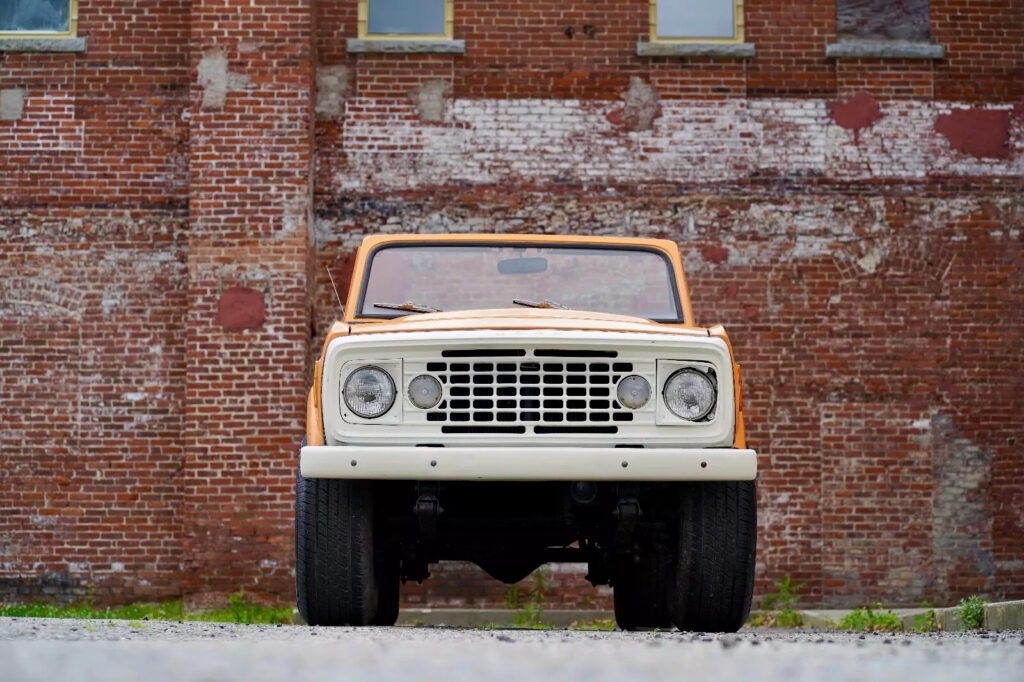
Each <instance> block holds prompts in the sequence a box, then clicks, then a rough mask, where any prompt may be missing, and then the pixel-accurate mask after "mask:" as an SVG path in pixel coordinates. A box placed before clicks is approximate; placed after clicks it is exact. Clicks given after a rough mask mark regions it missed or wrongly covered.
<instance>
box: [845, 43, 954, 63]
mask: <svg viewBox="0 0 1024 682" xmlns="http://www.w3.org/2000/svg"><path fill="white" fill-rule="evenodd" d="M945 56H946V51H945V48H943V47H942V45H938V44H936V43H920V42H911V41H909V40H841V41H839V42H837V43H829V44H828V45H826V46H825V58H826V59H863V58H874V59H942V58H943V57H945Z"/></svg>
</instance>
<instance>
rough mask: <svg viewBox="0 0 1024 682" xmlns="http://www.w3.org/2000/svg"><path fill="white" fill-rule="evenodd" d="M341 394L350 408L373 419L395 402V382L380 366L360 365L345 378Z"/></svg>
mask: <svg viewBox="0 0 1024 682" xmlns="http://www.w3.org/2000/svg"><path fill="white" fill-rule="evenodd" d="M341 394H342V396H344V398H345V404H346V405H348V409H350V410H352V411H353V412H355V413H356V414H357V415H358V416H360V417H362V418H363V419H373V418H375V417H379V416H381V415H382V414H384V413H385V412H387V411H388V410H390V409H391V406H392V405H394V404H395V382H394V381H392V380H391V375H390V374H388V373H387V372H385V371H384V370H382V369H381V368H380V367H373V366H367V367H360V368H359V369H357V370H356V371H354V372H352V373H351V374H349V375H348V378H347V379H345V386H344V388H342V390H341Z"/></svg>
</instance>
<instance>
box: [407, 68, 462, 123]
mask: <svg viewBox="0 0 1024 682" xmlns="http://www.w3.org/2000/svg"><path fill="white" fill-rule="evenodd" d="M451 92H452V84H451V83H449V82H448V81H446V80H442V79H440V78H435V79H433V80H429V81H427V82H426V83H423V84H422V85H420V86H419V87H418V88H416V89H415V90H412V91H410V92H409V99H410V100H411V101H412V103H413V104H414V105H416V113H417V115H418V116H419V119H420V123H441V122H442V121H444V103H445V97H447V96H448V95H450V94H451Z"/></svg>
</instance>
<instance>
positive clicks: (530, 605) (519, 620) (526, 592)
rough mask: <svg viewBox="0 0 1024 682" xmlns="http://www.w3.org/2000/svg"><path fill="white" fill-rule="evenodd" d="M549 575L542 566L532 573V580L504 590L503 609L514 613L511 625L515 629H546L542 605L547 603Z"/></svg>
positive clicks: (547, 570) (548, 571)
mask: <svg viewBox="0 0 1024 682" xmlns="http://www.w3.org/2000/svg"><path fill="white" fill-rule="evenodd" d="M550 575H551V571H550V569H548V568H547V567H545V566H542V567H541V568H539V569H537V570H536V571H534V572H533V577H532V578H530V579H528V580H526V581H523V582H522V583H516V584H515V585H509V587H508V589H507V590H505V600H504V604H505V608H506V609H509V610H510V611H515V615H514V616H513V623H514V624H515V626H516V627H521V628H533V629H536V630H543V629H547V627H548V626H547V625H545V624H544V604H546V603H547V601H548V592H549V591H550V590H549V587H548V579H549V578H550ZM524 583H525V584H524Z"/></svg>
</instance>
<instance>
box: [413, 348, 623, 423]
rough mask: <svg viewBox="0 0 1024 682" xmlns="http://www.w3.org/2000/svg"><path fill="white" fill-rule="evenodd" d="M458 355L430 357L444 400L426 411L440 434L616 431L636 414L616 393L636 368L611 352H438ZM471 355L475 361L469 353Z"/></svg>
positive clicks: (431, 368)
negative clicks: (443, 391) (614, 360)
mask: <svg viewBox="0 0 1024 682" xmlns="http://www.w3.org/2000/svg"><path fill="white" fill-rule="evenodd" d="M441 355H442V356H443V357H445V358H458V359H459V361H456V362H440V361H433V360H432V361H430V362H427V363H426V367H427V369H428V371H430V372H431V373H432V374H434V375H435V376H437V378H438V379H439V380H440V381H441V383H442V385H444V386H445V387H446V391H447V396H446V398H447V399H446V400H445V401H443V402H441V403H440V404H439V405H438V406H437V407H436V408H434V409H432V410H429V411H428V412H427V414H426V419H427V421H428V422H431V423H435V424H439V425H441V426H442V429H441V430H442V433H509V434H514V433H527V432H528V431H530V432H533V433H536V434H566V433H600V434H608V433H617V432H618V426H617V424H624V423H629V422H632V421H633V418H634V414H633V412H632V410H628V409H626V408H624V407H623V406H622V405H620V404H619V403H618V402H617V401H616V400H614V398H613V394H612V391H613V390H614V388H613V387H614V386H615V385H616V384H617V383H618V382H619V380H620V379H622V377H624V376H626V375H627V374H629V373H631V372H633V371H634V365H633V363H631V362H614V363H613V362H608V361H604V359H613V358H617V357H618V353H617V352H615V351H583V350H577V351H574V350H558V349H541V350H536V351H532V352H527V351H523V350H487V351H476V350H466V351H442V353H441ZM470 358H472V360H470Z"/></svg>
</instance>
